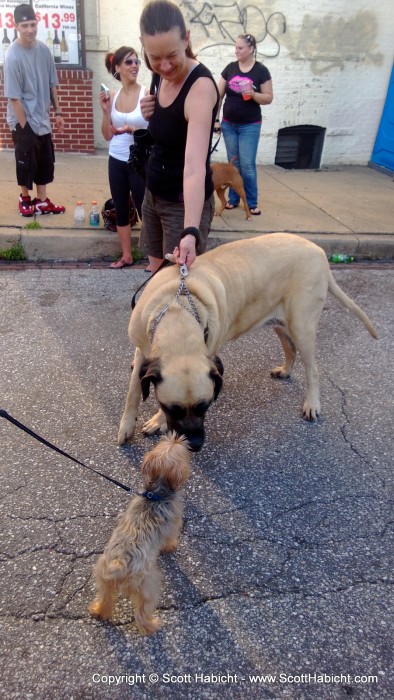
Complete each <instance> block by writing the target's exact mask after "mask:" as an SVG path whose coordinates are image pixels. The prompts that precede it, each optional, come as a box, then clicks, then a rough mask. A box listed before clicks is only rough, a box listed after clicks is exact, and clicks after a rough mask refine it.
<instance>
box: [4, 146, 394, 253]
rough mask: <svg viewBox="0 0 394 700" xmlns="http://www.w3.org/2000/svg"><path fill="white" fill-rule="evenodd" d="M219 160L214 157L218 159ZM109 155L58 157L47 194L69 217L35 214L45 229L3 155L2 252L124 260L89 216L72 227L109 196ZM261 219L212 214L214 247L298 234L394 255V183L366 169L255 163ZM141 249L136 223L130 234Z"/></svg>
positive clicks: (334, 248)
mask: <svg viewBox="0 0 394 700" xmlns="http://www.w3.org/2000/svg"><path fill="white" fill-rule="evenodd" d="M215 159H216V160H217V156H216V157H215ZM107 164H108V155H107V153H106V152H98V153H97V154H96V155H93V156H92V155H78V154H71V153H57V154H56V170H55V181H54V182H53V183H52V184H51V185H50V186H48V194H49V196H50V198H51V199H52V200H53V201H54V202H55V203H56V204H63V205H65V207H66V213H65V214H64V215H60V216H45V217H43V216H42V217H37V219H36V223H37V224H39V226H40V228H38V229H31V228H26V227H27V226H29V225H31V223H32V220H31V219H26V218H22V217H21V216H19V213H18V196H19V188H18V187H17V185H16V179H15V161H14V154H13V152H11V151H2V153H1V157H0V184H1V192H2V194H1V202H2V203H1V210H0V249H3V250H4V249H8V248H10V247H11V246H12V244H14V243H22V245H23V246H24V249H25V252H26V255H27V257H28V259H29V260H32V261H48V260H50V261H52V260H60V261H65V260H66V261H67V260H78V261H81V260H82V261H108V260H113V259H115V258H116V257H117V256H118V255H119V243H118V237H117V235H116V234H113V233H110V232H109V231H107V229H105V228H104V225H103V222H102V221H101V223H100V227H99V228H98V229H92V228H91V227H90V226H89V223H88V216H86V221H85V225H84V226H83V227H81V228H79V227H76V226H75V225H74V220H73V217H74V207H75V204H76V202H77V201H78V200H82V201H83V202H84V203H85V207H86V214H88V210H89V207H90V203H91V201H92V200H97V202H98V203H99V207H100V209H101V207H102V206H103V204H104V202H105V201H106V200H107V199H108V198H109V196H110V194H109V186H108V174H107V167H108V165H107ZM258 179H259V205H260V207H261V210H262V215H261V216H253V217H252V220H251V221H246V220H245V215H244V210H243V208H242V206H241V207H239V208H238V209H236V210H235V211H234V210H233V211H225V212H223V214H222V216H220V217H215V219H214V221H213V224H212V231H211V234H210V237H209V245H210V246H215V245H218V244H220V243H224V242H226V241H229V240H234V239H238V238H243V237H246V236H247V237H249V236H258V235H264V234H266V233H271V232H273V231H287V232H290V233H298V234H300V235H302V236H305V237H306V238H309V239H310V240H312V241H314V242H315V243H318V244H319V245H321V246H322V248H324V250H325V251H326V252H327V254H332V253H347V254H349V255H353V256H356V257H357V258H385V259H387V258H391V259H392V258H394V252H393V251H394V181H393V179H392V178H391V177H389V176H388V175H386V174H383V173H381V172H378V171H376V170H374V169H372V168H369V167H362V166H337V167H333V168H329V169H324V170H319V171H314V170H284V169H282V168H280V167H278V166H275V165H271V166H258ZM133 239H134V243H135V244H136V245H138V239H139V225H137V226H136V227H135V228H134V229H133Z"/></svg>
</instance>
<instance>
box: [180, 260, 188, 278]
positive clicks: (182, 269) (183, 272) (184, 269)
mask: <svg viewBox="0 0 394 700" xmlns="http://www.w3.org/2000/svg"><path fill="white" fill-rule="evenodd" d="M179 271H180V273H181V277H182V279H185V277H187V276H188V274H189V270H188V269H187V265H186V263H183V265H181V266H180V268H179Z"/></svg>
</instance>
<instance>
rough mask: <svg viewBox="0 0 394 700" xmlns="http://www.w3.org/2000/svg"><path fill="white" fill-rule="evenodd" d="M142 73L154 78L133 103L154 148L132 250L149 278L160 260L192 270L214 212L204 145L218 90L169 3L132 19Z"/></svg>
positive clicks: (207, 142)
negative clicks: (153, 89)
mask: <svg viewBox="0 0 394 700" xmlns="http://www.w3.org/2000/svg"><path fill="white" fill-rule="evenodd" d="M140 30H141V40H142V44H143V47H144V55H145V60H146V63H147V66H148V68H149V69H150V70H152V71H154V73H156V74H157V75H158V76H160V82H159V85H158V89H157V93H156V95H150V96H147V97H145V98H143V99H142V100H141V109H142V113H143V115H144V117H145V118H146V119H148V120H149V130H150V132H151V135H152V137H153V141H154V147H153V150H152V153H151V156H150V158H149V161H148V166H147V179H146V191H145V198H144V203H143V209H142V220H143V224H142V230H141V237H140V244H141V246H142V247H143V249H144V251H145V252H147V253H148V255H149V262H150V270H151V271H152V272H154V271H155V270H156V269H157V268H158V267H159V265H160V264H161V262H162V260H163V258H164V256H165V255H166V254H167V253H173V254H174V256H175V261H176V262H177V263H178V264H182V263H184V262H186V264H187V265H188V267H190V265H191V264H192V263H193V261H194V259H195V257H196V252H197V253H201V252H203V251H204V250H205V247H206V241H207V236H208V233H209V229H210V224H211V221H212V217H213V213H214V205H213V182H212V173H211V169H210V165H209V160H210V145H211V139H212V132H213V127H214V122H215V117H216V113H217V106H218V91H217V88H216V84H215V81H214V79H213V76H212V75H211V73H210V71H209V70H208V69H207V68H206V67H205V66H203V65H202V64H201V63H199V62H198V61H197V60H196V58H195V56H194V54H193V52H192V49H191V45H190V32H189V31H187V30H186V26H185V21H184V18H183V15H182V13H181V11H180V9H179V7H178V6H177V5H175V4H174V3H172V2H169V0H155V1H154V2H150V3H148V4H147V5H146V6H145V8H144V10H143V12H142V15H141V20H140Z"/></svg>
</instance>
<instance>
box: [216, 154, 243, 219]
mask: <svg viewBox="0 0 394 700" xmlns="http://www.w3.org/2000/svg"><path fill="white" fill-rule="evenodd" d="M236 157H237V156H234V158H232V159H231V161H230V163H211V168H212V174H213V186H214V188H215V192H216V194H217V196H218V197H219V199H220V202H221V205H222V208H221V209H220V211H217V212H216V215H217V216H220V215H221V213H222V211H223V210H224V209H225V207H226V203H227V202H226V198H225V196H224V192H225V190H226V189H227V187H232V188H233V190H235V191H236V193H237V194H239V196H240V197H241V199H242V201H243V203H244V208H245V214H246V219H247V221H250V220H251V218H252V217H251V216H250V211H249V207H248V203H247V201H246V194H245V189H244V183H243V181H242V177H241V175H240V173H239V170H237V168H236V167H235V165H233V161H234V160H235V159H236Z"/></svg>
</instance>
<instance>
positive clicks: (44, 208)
mask: <svg viewBox="0 0 394 700" xmlns="http://www.w3.org/2000/svg"><path fill="white" fill-rule="evenodd" d="M33 206H34V213H35V214H38V215H41V214H42V215H44V214H64V212H65V211H66V208H65V207H63V206H62V205H61V204H53V202H51V200H50V199H49V197H47V198H46V199H44V200H42V199H37V197H35V198H34V199H33Z"/></svg>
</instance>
